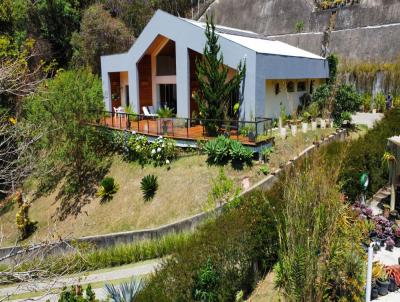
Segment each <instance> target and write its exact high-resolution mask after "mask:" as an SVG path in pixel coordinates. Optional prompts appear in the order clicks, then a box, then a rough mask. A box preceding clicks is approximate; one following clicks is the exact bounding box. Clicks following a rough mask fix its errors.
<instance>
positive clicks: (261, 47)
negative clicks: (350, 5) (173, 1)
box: [182, 19, 324, 60]
mask: <svg viewBox="0 0 400 302" xmlns="http://www.w3.org/2000/svg"><path fill="white" fill-rule="evenodd" d="M182 20H185V21H186V22H189V23H191V24H193V25H195V26H198V27H200V28H202V29H203V30H205V28H206V24H205V23H202V22H198V21H194V20H189V19H182ZM216 33H217V34H218V35H219V36H220V37H222V38H224V39H228V40H230V41H233V42H235V43H237V44H240V45H242V46H244V47H246V48H249V49H251V50H253V51H255V52H257V53H260V54H269V55H280V56H289V57H301V58H309V59H320V60H324V58H323V57H321V56H318V55H316V54H313V53H311V52H308V51H305V50H303V49H300V48H297V47H294V46H292V45H289V44H287V43H284V42H281V41H276V40H271V39H268V38H267V37H265V36H263V35H260V34H257V33H255V32H252V31H247V30H240V29H236V28H231V27H226V26H220V25H216Z"/></svg>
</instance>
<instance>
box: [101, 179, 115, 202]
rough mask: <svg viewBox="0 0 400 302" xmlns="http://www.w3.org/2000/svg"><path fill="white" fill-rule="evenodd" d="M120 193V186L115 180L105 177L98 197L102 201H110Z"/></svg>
mask: <svg viewBox="0 0 400 302" xmlns="http://www.w3.org/2000/svg"><path fill="white" fill-rule="evenodd" d="M117 191H118V184H116V183H115V180H114V178H112V177H105V178H103V180H102V181H101V183H100V187H99V190H98V192H97V196H99V197H100V198H101V200H102V201H106V200H110V199H111V198H112V197H113V195H114V194H115V193H117Z"/></svg>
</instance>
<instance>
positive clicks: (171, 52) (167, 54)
mask: <svg viewBox="0 0 400 302" xmlns="http://www.w3.org/2000/svg"><path fill="white" fill-rule="evenodd" d="M175 58H176V56H175V42H174V41H168V43H167V44H166V45H165V46H164V48H163V49H162V50H161V51H160V52H159V53H158V55H157V76H170V75H176V59H175Z"/></svg>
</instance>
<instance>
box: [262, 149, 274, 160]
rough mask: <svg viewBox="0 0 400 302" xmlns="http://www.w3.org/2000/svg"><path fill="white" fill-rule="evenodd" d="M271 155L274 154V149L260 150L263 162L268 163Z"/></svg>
mask: <svg viewBox="0 0 400 302" xmlns="http://www.w3.org/2000/svg"><path fill="white" fill-rule="evenodd" d="M272 153H274V147H264V148H262V149H261V156H262V158H263V160H264V162H268V161H269V159H270V157H271V154H272Z"/></svg>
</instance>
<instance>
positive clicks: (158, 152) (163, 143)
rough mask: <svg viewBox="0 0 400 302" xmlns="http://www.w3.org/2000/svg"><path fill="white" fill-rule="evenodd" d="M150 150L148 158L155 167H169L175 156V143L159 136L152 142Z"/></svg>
mask: <svg viewBox="0 0 400 302" xmlns="http://www.w3.org/2000/svg"><path fill="white" fill-rule="evenodd" d="M150 149H151V150H150V158H151V160H152V162H153V163H154V165H156V166H163V165H169V164H170V163H171V161H172V160H173V159H175V158H176V156H177V148H176V144H175V141H174V140H172V139H168V138H163V137H161V136H160V137H158V138H156V139H155V140H154V142H153V143H152V144H151V146H150Z"/></svg>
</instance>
